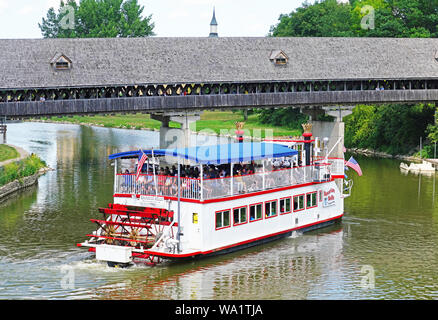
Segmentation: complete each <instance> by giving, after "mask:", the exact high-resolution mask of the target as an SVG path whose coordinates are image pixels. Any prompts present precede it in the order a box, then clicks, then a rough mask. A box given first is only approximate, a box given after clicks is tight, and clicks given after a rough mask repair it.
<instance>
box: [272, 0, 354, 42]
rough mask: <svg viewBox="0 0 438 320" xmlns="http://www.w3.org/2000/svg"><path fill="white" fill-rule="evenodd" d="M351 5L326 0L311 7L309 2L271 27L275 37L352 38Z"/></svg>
mask: <svg viewBox="0 0 438 320" xmlns="http://www.w3.org/2000/svg"><path fill="white" fill-rule="evenodd" d="M351 18H352V15H351V6H350V4H338V2H337V1H336V0H325V1H321V2H318V1H317V2H316V3H315V4H313V5H311V4H309V3H308V2H307V1H306V2H304V3H303V5H302V6H301V7H299V8H298V9H297V10H296V11H294V12H291V13H290V14H281V15H280V18H279V23H278V24H277V25H274V26H271V29H270V33H269V35H270V36H273V37H348V36H352V35H353V32H352V30H351V25H352V21H351Z"/></svg>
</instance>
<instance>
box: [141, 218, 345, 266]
mask: <svg viewBox="0 0 438 320" xmlns="http://www.w3.org/2000/svg"><path fill="white" fill-rule="evenodd" d="M343 215H344V214H341V215H339V216H336V217H333V218H330V219H326V220H321V221H317V222H314V223H309V224H306V225H303V226H300V227H297V228H292V229H287V230H283V231H280V232H275V233H271V234H268V235H265V236H261V237H257V238H253V239H249V240H245V241H241V242H238V243H233V244H231V245H227V246H223V247H219V248H215V249H212V250H208V251H196V252H192V253H187V254H172V253H159V252H154V251H145V253H147V254H150V255H155V256H160V257H167V258H175V259H177V258H187V257H194V256H198V255H208V254H211V253H215V252H218V251H222V250H227V249H230V248H232V247H236V246H242V245H245V244H248V243H251V242H255V241H260V240H263V239H267V238H270V237H275V236H277V235H281V234H283V233H288V232H291V231H296V230H300V229H305V228H309V227H312V226H314V225H318V224H323V223H325V222H329V221H333V220H338V219H340V218H342V216H343Z"/></svg>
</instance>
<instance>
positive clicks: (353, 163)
mask: <svg viewBox="0 0 438 320" xmlns="http://www.w3.org/2000/svg"><path fill="white" fill-rule="evenodd" d="M345 165H346V166H347V167H350V168H351V169H353V170H354V171H356V172H357V174H358V175H359V176H361V175H362V170H361V168H360V165H359V163H357V161H356V160H354V158H353V157H350V159H349V160H348V161H345Z"/></svg>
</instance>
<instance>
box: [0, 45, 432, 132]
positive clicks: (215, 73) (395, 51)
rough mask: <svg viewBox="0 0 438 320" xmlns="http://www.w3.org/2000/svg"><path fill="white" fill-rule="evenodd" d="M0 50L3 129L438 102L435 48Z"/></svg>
mask: <svg viewBox="0 0 438 320" xmlns="http://www.w3.org/2000/svg"><path fill="white" fill-rule="evenodd" d="M0 47H1V48H2V50H0V70H1V71H0V117H1V118H5V117H6V118H8V119H22V118H29V117H31V118H34V117H41V116H62V115H84V114H98V113H103V114H113V113H129V112H144V113H150V114H152V116H153V117H154V118H155V119H158V120H160V121H162V123H163V127H164V128H165V127H166V125H167V124H168V122H169V120H170V119H171V120H174V121H178V119H180V121H179V122H180V123H182V125H183V128H184V126H185V125H188V122H189V121H196V119H197V115H198V114H199V112H201V111H202V110H204V109H228V108H239V109H242V108H253V107H257V108H274V107H290V106H296V107H300V108H305V109H313V110H314V111H316V112H318V111H320V110H321V109H320V108H321V107H322V106H338V105H355V104H359V103H361V104H362V103H364V104H366V103H373V104H376V103H414V102H435V101H437V100H438V54H437V50H438V39H389V38H272V37H265V38H239V37H236V38H158V37H151V38H106V39H15V40H0ZM187 115H189V117H188V116H187ZM172 117H173V118H172ZM190 117H191V118H190Z"/></svg>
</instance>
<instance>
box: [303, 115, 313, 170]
mask: <svg viewBox="0 0 438 320" xmlns="http://www.w3.org/2000/svg"><path fill="white" fill-rule="evenodd" d="M302 127H303V129H304V132H303V137H304V152H305V155H306V162H305V163H306V166H310V147H311V142H310V139H311V138H312V124H311V123H303V124H302Z"/></svg>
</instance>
